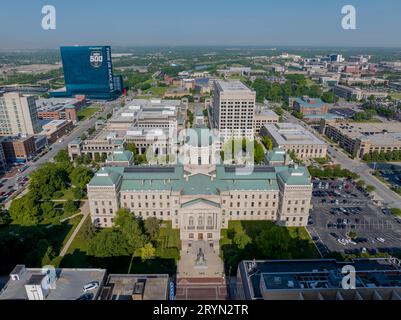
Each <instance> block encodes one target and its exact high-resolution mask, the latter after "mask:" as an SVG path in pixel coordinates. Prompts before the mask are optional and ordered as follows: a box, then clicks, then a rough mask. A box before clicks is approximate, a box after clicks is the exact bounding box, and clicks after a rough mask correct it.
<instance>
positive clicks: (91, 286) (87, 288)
mask: <svg viewBox="0 0 401 320" xmlns="http://www.w3.org/2000/svg"><path fill="white" fill-rule="evenodd" d="M98 287H99V282H96V281H93V282H89V283H88V284H86V285H84V287H83V291H84V292H88V291H91V290H95V289H96V288H98Z"/></svg>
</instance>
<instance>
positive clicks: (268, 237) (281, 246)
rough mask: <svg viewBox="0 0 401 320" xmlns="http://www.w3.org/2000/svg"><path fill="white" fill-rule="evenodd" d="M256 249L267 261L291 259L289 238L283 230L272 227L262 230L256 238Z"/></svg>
mask: <svg viewBox="0 0 401 320" xmlns="http://www.w3.org/2000/svg"><path fill="white" fill-rule="evenodd" d="M256 247H257V249H258V250H259V251H260V252H261V254H262V255H263V256H264V257H265V258H267V259H275V258H281V259H283V258H287V259H291V253H290V236H289V234H288V231H287V229H285V228H280V227H278V226H273V227H271V228H269V229H266V230H262V231H261V233H260V234H259V236H258V237H257V238H256Z"/></svg>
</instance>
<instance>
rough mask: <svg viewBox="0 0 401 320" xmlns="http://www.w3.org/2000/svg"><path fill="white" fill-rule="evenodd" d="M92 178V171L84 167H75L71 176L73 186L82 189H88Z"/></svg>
mask: <svg viewBox="0 0 401 320" xmlns="http://www.w3.org/2000/svg"><path fill="white" fill-rule="evenodd" d="M92 177H93V172H92V170H90V169H88V168H86V167H83V166H77V167H75V168H74V169H73V170H72V172H71V173H70V175H69V178H70V180H71V182H72V184H73V185H74V186H76V187H78V188H81V189H83V188H85V187H86V185H87V184H88V183H89V181H90V180H91V179H92Z"/></svg>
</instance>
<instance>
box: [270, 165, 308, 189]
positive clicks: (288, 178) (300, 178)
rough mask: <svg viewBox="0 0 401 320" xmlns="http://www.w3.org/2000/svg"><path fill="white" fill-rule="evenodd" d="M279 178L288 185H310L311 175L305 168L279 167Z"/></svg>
mask: <svg viewBox="0 0 401 320" xmlns="http://www.w3.org/2000/svg"><path fill="white" fill-rule="evenodd" d="M277 172H278V173H277V176H278V177H279V178H280V179H281V180H282V181H283V182H284V183H285V184H287V185H294V186H295V185H309V184H310V183H311V182H310V175H309V172H308V170H307V169H306V168H305V167H287V166H282V167H277Z"/></svg>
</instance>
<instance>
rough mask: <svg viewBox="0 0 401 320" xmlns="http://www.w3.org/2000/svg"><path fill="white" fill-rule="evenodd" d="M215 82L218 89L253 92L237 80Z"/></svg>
mask: <svg viewBox="0 0 401 320" xmlns="http://www.w3.org/2000/svg"><path fill="white" fill-rule="evenodd" d="M216 84H217V86H218V88H219V90H220V91H223V92H253V91H252V90H251V89H249V88H248V87H247V86H246V85H245V84H243V83H242V82H241V81H239V80H230V81H225V80H217V81H216Z"/></svg>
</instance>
